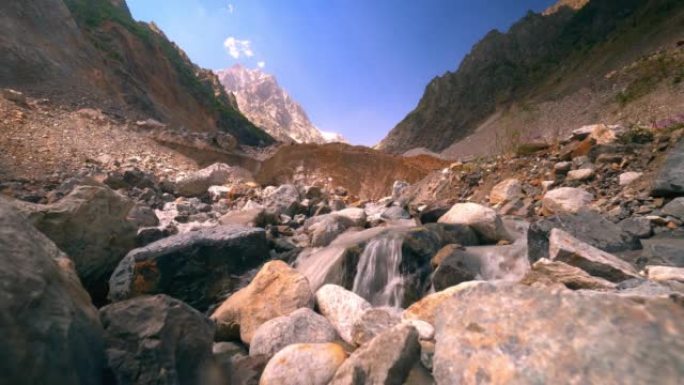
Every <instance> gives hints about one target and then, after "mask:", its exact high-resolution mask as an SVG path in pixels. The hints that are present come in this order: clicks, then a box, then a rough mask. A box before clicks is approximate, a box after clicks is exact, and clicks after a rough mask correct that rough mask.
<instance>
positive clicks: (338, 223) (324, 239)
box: [304, 213, 354, 247]
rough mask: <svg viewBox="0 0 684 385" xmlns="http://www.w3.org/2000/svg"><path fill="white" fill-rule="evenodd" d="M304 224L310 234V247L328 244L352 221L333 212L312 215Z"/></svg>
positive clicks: (350, 225) (352, 224) (350, 224)
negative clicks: (316, 215)
mask: <svg viewBox="0 0 684 385" xmlns="http://www.w3.org/2000/svg"><path fill="white" fill-rule="evenodd" d="M308 222H309V223H306V224H305V225H304V227H305V230H306V231H307V232H308V233H309V234H311V246H312V247H325V246H328V245H329V244H330V243H331V242H332V241H333V240H334V239H335V238H336V237H337V236H338V235H340V234H342V233H343V232H344V231H345V230H347V229H348V228H350V227H353V226H354V222H353V221H352V220H351V219H349V218H347V217H345V216H341V215H337V214H335V213H332V214H326V215H321V216H318V217H313V218H311V219H310V220H309V221H308Z"/></svg>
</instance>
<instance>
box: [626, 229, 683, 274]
mask: <svg viewBox="0 0 684 385" xmlns="http://www.w3.org/2000/svg"><path fill="white" fill-rule="evenodd" d="M641 242H642V244H643V245H644V252H643V254H642V257H641V258H639V260H638V262H637V265H638V266H639V267H640V268H641V267H644V266H646V265H659V266H675V267H684V237H683V236H682V234H681V233H675V234H672V233H663V234H660V235H658V236H656V237H653V238H651V239H644V240H642V241H641Z"/></svg>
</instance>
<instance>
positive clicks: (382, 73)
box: [127, 0, 555, 145]
mask: <svg viewBox="0 0 684 385" xmlns="http://www.w3.org/2000/svg"><path fill="white" fill-rule="evenodd" d="M127 2H128V5H129V8H130V9H131V12H132V13H133V16H134V17H135V18H136V19H138V20H143V21H154V22H155V23H156V24H157V25H158V26H159V27H161V29H162V30H163V31H164V32H165V33H166V35H167V36H168V37H169V38H170V39H171V40H173V41H175V42H176V43H177V44H178V45H179V46H180V47H181V48H183V49H184V50H185V51H186V52H187V53H188V55H189V56H190V58H191V59H192V60H193V61H194V62H195V63H197V64H199V65H201V66H202V67H206V68H212V69H220V68H226V67H230V66H232V65H233V64H235V63H242V64H244V65H246V66H248V67H257V66H258V65H262V66H263V68H264V71H266V72H268V73H272V74H274V75H276V77H277V78H278V81H279V83H280V84H281V86H283V87H284V88H285V89H286V90H287V91H288V92H289V93H290V95H292V96H293V97H294V98H295V99H296V100H297V101H298V102H300V104H302V106H303V107H304V109H305V110H306V111H307V113H308V114H309V117H310V118H311V120H312V121H313V123H314V124H316V125H317V126H318V127H319V128H320V129H322V130H325V131H335V132H339V133H341V134H342V135H344V136H345V137H346V138H347V140H349V141H350V142H351V143H354V144H365V145H373V144H376V143H377V142H378V141H380V140H381V139H382V138H383V137H384V136H385V135H386V134H387V133H388V132H389V130H390V129H392V128H393V127H394V126H395V125H396V124H397V123H398V122H399V121H401V120H402V119H403V118H404V117H405V116H406V115H407V114H408V113H409V112H410V111H411V110H412V109H413V108H414V107H415V106H416V104H417V103H418V101H419V100H420V97H421V95H422V94H423V90H424V89H425V86H426V85H427V84H428V82H429V81H430V80H431V79H432V78H433V77H435V76H438V75H441V74H443V73H444V72H446V71H454V70H456V68H457V67H458V64H459V63H460V61H461V60H462V58H463V56H465V55H466V54H467V53H468V51H470V48H471V47H472V46H473V44H475V43H476V42H477V41H478V40H479V39H480V38H482V37H483V36H484V35H485V33H487V32H488V31H490V30H491V29H494V28H497V29H499V30H506V29H508V27H509V26H510V25H511V24H512V23H513V22H515V21H516V20H518V19H519V18H521V17H522V16H523V15H524V14H525V13H526V12H527V11H528V10H533V11H537V12H538V11H541V10H543V9H544V8H546V7H548V6H549V5H551V4H552V3H554V2H555V1H554V0H475V1H473V0H420V1H405V0H128V1H127ZM231 38H232V39H231Z"/></svg>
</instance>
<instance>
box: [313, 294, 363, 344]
mask: <svg viewBox="0 0 684 385" xmlns="http://www.w3.org/2000/svg"><path fill="white" fill-rule="evenodd" d="M316 306H317V307H318V310H319V311H320V312H321V314H323V316H325V318H327V319H328V321H330V323H331V324H332V325H333V327H334V328H335V330H337V333H338V334H339V335H340V337H342V339H343V340H344V341H345V342H347V343H348V344H354V330H353V328H354V322H356V320H357V319H359V318H360V317H361V316H362V315H363V313H364V312H365V311H366V310H367V309H369V308H370V307H371V305H370V304H369V303H368V302H367V301H366V300H365V299H363V298H361V297H359V296H358V295H356V294H354V293H352V292H351V291H348V290H346V289H344V288H343V287H341V286H337V285H324V286H323V287H321V288H320V289H318V291H317V292H316Z"/></svg>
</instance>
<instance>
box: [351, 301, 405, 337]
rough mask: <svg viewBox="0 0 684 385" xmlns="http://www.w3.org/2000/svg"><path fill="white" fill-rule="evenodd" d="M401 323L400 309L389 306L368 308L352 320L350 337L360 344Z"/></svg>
mask: <svg viewBox="0 0 684 385" xmlns="http://www.w3.org/2000/svg"><path fill="white" fill-rule="evenodd" d="M399 323H401V309H399V308H391V307H378V308H370V309H367V310H366V311H364V312H363V314H361V316H360V317H359V318H357V319H356V321H354V325H353V326H352V338H353V340H354V343H355V344H356V345H357V346H362V345H364V344H366V343H367V342H369V341H370V340H372V339H373V338H375V336H377V335H378V334H381V333H383V332H384V331H385V330H387V329H390V328H392V327H393V326H395V325H398V324H399Z"/></svg>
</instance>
